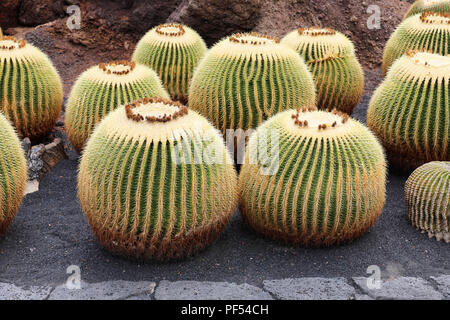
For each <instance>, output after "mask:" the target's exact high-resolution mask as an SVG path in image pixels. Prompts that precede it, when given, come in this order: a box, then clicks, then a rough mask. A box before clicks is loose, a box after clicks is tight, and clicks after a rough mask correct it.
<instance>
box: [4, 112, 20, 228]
mask: <svg viewBox="0 0 450 320" xmlns="http://www.w3.org/2000/svg"><path fill="white" fill-rule="evenodd" d="M0 150H1V152H0V206H1V209H0V237H1V236H3V235H4V234H5V233H6V231H7V229H8V227H9V225H10V224H11V222H12V220H13V219H14V216H15V215H16V213H17V211H18V210H19V206H20V204H21V202H22V198H23V195H24V192H25V184H26V182H27V162H26V160H25V156H24V153H23V150H22V147H21V145H20V141H19V138H18V137H17V134H16V132H15V131H14V129H13V127H12V126H11V124H10V123H9V122H8V120H7V119H6V118H5V117H4V116H3V114H2V113H0Z"/></svg>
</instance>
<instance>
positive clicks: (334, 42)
mask: <svg viewBox="0 0 450 320" xmlns="http://www.w3.org/2000/svg"><path fill="white" fill-rule="evenodd" d="M281 42H282V43H284V44H286V45H288V46H289V47H291V48H292V49H294V50H295V51H297V52H298V53H299V54H300V55H301V56H302V57H303V58H304V59H305V62H306V64H307V65H308V67H309V69H310V70H311V72H312V74H313V77H314V81H315V84H316V87H317V95H318V96H317V105H318V106H319V108H320V109H330V110H331V109H333V108H336V109H338V110H340V111H344V112H346V113H349V114H351V113H352V112H353V109H354V108H355V107H356V106H357V104H358V103H359V101H360V100H361V96H362V93H363V90H364V72H363V70H362V67H361V65H360V63H359V62H358V59H357V58H356V54H355V48H354V45H353V43H352V42H351V41H350V40H349V39H348V38H347V37H346V36H345V35H344V34H342V33H340V32H337V31H335V30H332V29H321V28H307V29H305V28H300V29H298V30H294V31H292V32H290V33H288V34H287V35H286V36H285V37H284V38H283V39H282V40H281Z"/></svg>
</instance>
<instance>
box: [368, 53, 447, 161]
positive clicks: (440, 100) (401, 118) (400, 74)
mask: <svg viewBox="0 0 450 320" xmlns="http://www.w3.org/2000/svg"><path fill="white" fill-rule="evenodd" d="M449 96H450V56H449V57H444V56H440V55H437V54H430V53H424V52H414V51H409V52H408V53H407V54H406V55H405V56H403V57H402V58H400V59H399V60H397V62H396V63H395V64H394V65H393V66H392V68H391V70H390V71H389V73H388V74H387V76H386V79H385V80H384V82H383V83H382V84H381V85H380V87H379V88H378V89H377V90H376V91H375V93H374V95H373V97H372V100H371V101H370V104H369V109H368V112H367V123H368V125H369V127H370V128H371V129H372V131H373V132H374V133H375V134H376V135H377V136H378V137H379V138H380V140H381V141H382V143H383V145H384V146H385V148H386V149H387V152H388V156H389V162H390V163H392V164H393V165H394V166H396V167H399V168H403V169H405V170H411V169H415V168H417V167H418V166H420V165H422V164H424V163H426V162H429V161H433V160H442V161H448V160H450V101H449Z"/></svg>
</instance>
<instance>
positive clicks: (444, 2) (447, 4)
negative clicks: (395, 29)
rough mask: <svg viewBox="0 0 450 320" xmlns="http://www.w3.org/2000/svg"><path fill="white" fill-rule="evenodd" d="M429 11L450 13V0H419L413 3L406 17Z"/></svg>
mask: <svg viewBox="0 0 450 320" xmlns="http://www.w3.org/2000/svg"><path fill="white" fill-rule="evenodd" d="M427 11H432V12H444V13H450V0H417V1H416V2H414V3H413V4H412V5H411V7H410V8H409V10H408V12H407V13H406V15H405V18H404V19H406V18H409V17H410V16H413V15H416V14H418V13H423V12H427Z"/></svg>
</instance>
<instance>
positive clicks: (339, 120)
mask: <svg viewBox="0 0 450 320" xmlns="http://www.w3.org/2000/svg"><path fill="white" fill-rule="evenodd" d="M292 119H293V120H294V124H295V125H297V126H298V127H300V128H302V129H303V132H302V134H305V133H306V132H305V131H308V130H309V131H310V133H311V134H313V135H315V134H317V133H316V132H314V131H317V130H318V131H325V130H327V129H336V130H337V129H338V128H340V127H343V126H344V125H345V124H346V123H347V121H348V119H349V116H348V115H347V114H346V113H343V112H340V111H338V110H336V109H333V110H332V111H331V112H329V111H328V110H326V112H325V113H317V112H315V109H311V108H309V109H306V108H304V109H297V112H296V113H294V114H292ZM339 131H340V132H341V133H342V132H343V130H339ZM335 133H336V132H335Z"/></svg>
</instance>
